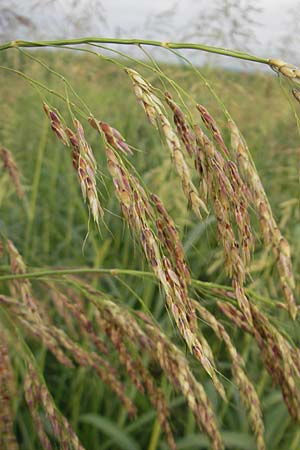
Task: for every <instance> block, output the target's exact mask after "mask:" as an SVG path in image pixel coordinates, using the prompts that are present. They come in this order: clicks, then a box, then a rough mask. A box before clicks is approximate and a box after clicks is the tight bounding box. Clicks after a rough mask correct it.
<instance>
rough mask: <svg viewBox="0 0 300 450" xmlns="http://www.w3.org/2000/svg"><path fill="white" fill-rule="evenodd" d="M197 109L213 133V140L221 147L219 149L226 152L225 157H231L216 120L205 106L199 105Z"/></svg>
mask: <svg viewBox="0 0 300 450" xmlns="http://www.w3.org/2000/svg"><path fill="white" fill-rule="evenodd" d="M197 109H198V111H199V112H200V114H201V118H202V120H203V123H204V125H205V126H206V128H207V129H208V130H209V131H210V132H211V133H212V136H213V139H214V140H215V141H216V143H217V144H218V145H219V147H220V148H221V149H222V151H223V152H224V154H225V156H227V157H228V156H229V150H228V148H227V147H226V145H225V142H224V140H223V138H222V135H221V132H220V130H219V128H218V126H217V123H216V121H215V119H214V118H213V117H212V116H211V115H210V114H209V112H208V111H207V109H206V108H205V107H204V106H203V105H197Z"/></svg>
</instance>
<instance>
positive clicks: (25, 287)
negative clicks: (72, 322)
mask: <svg viewBox="0 0 300 450" xmlns="http://www.w3.org/2000/svg"><path fill="white" fill-rule="evenodd" d="M6 245H7V252H8V255H9V258H10V265H11V272H12V273H14V274H24V273H25V272H26V266H25V263H24V261H23V258H22V256H21V255H20V253H19V252H18V250H17V249H16V247H15V246H14V244H13V243H12V241H10V240H7V242H6ZM10 287H11V291H12V294H13V296H14V297H16V298H18V297H19V296H21V299H22V301H23V303H24V304H25V305H26V307H27V308H28V311H29V312H30V314H31V315H32V316H33V317H34V318H35V319H36V320H40V317H39V313H38V307H37V303H36V301H35V299H34V297H33V296H32V293H31V287H30V283H29V281H28V280H26V279H24V280H15V281H12V282H11V283H10Z"/></svg>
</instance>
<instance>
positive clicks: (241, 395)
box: [0, 46, 300, 450]
mask: <svg viewBox="0 0 300 450" xmlns="http://www.w3.org/2000/svg"><path fill="white" fill-rule="evenodd" d="M81 50H82V51H83V52H84V53H83V54H81V55H76V56H75V55H73V54H72V55H71V54H68V53H67V54H64V53H57V52H45V51H41V50H39V51H38V52H30V53H28V52H27V51H23V50H15V51H14V52H15V53H12V51H8V50H7V51H6V53H5V52H2V53H1V55H0V57H1V66H2V67H6V68H8V69H9V70H3V71H1V74H0V77H1V86H3V87H2V89H1V91H2V98H3V102H2V104H1V106H0V108H1V112H2V117H3V119H2V128H1V131H0V141H1V145H2V146H3V147H1V152H0V156H1V158H2V161H3V165H2V173H1V181H0V182H1V195H0V202H1V212H2V214H1V219H0V226H1V233H2V235H1V236H2V238H1V242H2V244H1V253H2V263H1V276H0V281H1V287H2V290H1V295H0V302H1V308H0V320H1V346H0V350H1V353H0V354H1V357H0V367H1V371H0V377H1V390H0V402H1V403H0V404H1V414H0V419H1V420H0V427H1V441H0V442H1V446H2V447H3V448H4V449H14V448H21V449H38V448H47V449H52V448H63V449H71V448H72V449H73V448H74V449H80V448H86V449H95V448H99V449H119V448H120V449H121V448H122V449H144V448H148V449H149V450H154V449H159V448H160V449H163V448H171V449H175V448H178V449H185V448H186V449H188V448H209V447H210V446H211V447H212V448H214V449H222V448H224V447H226V448H229V449H231V448H237V449H254V448H258V449H260V450H261V449H264V448H268V449H272V450H273V449H274V450H276V449H282V448H290V449H297V448H298V447H299V445H300V442H299V441H300V435H299V431H298V428H299V420H300V390H299V378H300V364H299V355H300V354H299V348H298V347H297V345H299V332H298V316H297V312H298V307H297V298H299V278H298V267H299V258H298V256H297V255H298V252H297V250H298V242H299V239H298V238H299V236H298V234H299V226H298V221H299V217H298V216H299V209H298V192H299V177H298V157H299V155H298V151H299V148H298V144H297V143H298V139H299V135H298V130H297V124H298V116H297V108H298V105H297V102H296V101H295V99H294V98H293V97H292V95H291V93H290V89H291V87H292V88H293V89H294V90H295V89H296V92H298V91H297V88H295V86H293V85H292V86H290V84H293V80H296V81H297V79H298V78H297V77H299V74H298V72H297V70H298V69H295V68H293V67H291V66H289V65H287V64H285V63H283V62H282V61H279V60H265V62H264V63H265V64H266V63H268V64H270V65H271V66H272V67H274V68H275V69H276V71H277V73H278V75H279V81H280V83H277V82H276V80H275V79H274V78H273V77H271V76H270V75H269V74H259V73H234V72H225V71H222V70H218V71H216V70H212V69H209V68H203V69H201V72H198V71H197V69H195V68H194V67H189V66H187V65H186V66H178V65H174V66H171V65H169V66H168V65H163V64H162V65H161V66H159V65H158V63H156V62H155V61H154V60H151V59H150V60H149V61H147V62H145V61H141V62H139V61H133V60H132V59H131V60H128V58H127V59H126V55H122V57H121V56H120V55H119V57H118V58H117V59H110V58H108V57H107V56H103V55H101V52H100V50H99V53H98V55H97V59H96V58H95V56H96V55H94V54H91V53H95V52H94V50H95V48H93V47H91V46H89V47H88V48H86V47H84V48H81ZM226 52H227V53H226V54H230V52H228V51H226ZM244 55H245V54H244ZM248 56H249V55H248ZM124 69H125V70H124ZM281 76H285V77H287V79H286V80H285V79H283V78H282V77H281ZM28 82H29V84H28ZM24 92H25V94H26V95H24ZM296 97H297V96H296ZM220 99H221V100H220ZM225 105H226V107H225ZM43 108H44V111H43ZM45 113H46V114H45ZM147 118H148V120H147ZM246 142H247V144H246ZM254 162H255V163H254ZM288 242H289V243H288ZM291 253H292V257H293V258H292V259H293V268H292V262H291ZM2 447H1V448H2Z"/></svg>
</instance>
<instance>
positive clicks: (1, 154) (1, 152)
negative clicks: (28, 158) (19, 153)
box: [0, 147, 25, 198]
mask: <svg viewBox="0 0 300 450" xmlns="http://www.w3.org/2000/svg"><path fill="white" fill-rule="evenodd" d="M0 159H1V160H2V163H3V168H4V170H6V171H7V172H8V174H9V176H10V178H11V181H12V183H13V185H14V187H15V190H16V193H17V196H18V197H19V198H23V197H24V196H25V192H24V189H23V186H22V183H21V174H20V170H19V168H18V166H17V164H16V162H15V160H14V158H13V156H12V154H11V152H10V151H9V150H7V149H6V148H4V147H2V148H0Z"/></svg>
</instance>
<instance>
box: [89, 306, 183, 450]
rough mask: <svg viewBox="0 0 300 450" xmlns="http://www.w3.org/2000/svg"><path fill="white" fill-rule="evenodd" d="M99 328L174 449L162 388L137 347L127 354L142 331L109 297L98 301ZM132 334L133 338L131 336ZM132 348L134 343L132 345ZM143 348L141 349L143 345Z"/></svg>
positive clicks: (174, 449)
mask: <svg viewBox="0 0 300 450" xmlns="http://www.w3.org/2000/svg"><path fill="white" fill-rule="evenodd" d="M98 322H99V323H100V324H101V328H102V329H104V331H105V333H106V335H107V336H109V338H110V340H111V341H112V343H113V345H114V347H115V348H116V350H117V352H118V354H119V359H120V362H121V363H122V364H123V366H125V368H126V370H127V373H128V375H129V377H130V379H131V380H132V382H133V383H134V384H135V386H136V387H137V388H138V389H139V391H140V392H141V393H142V394H145V393H146V394H147V395H148V396H149V399H150V401H151V403H152V405H153V406H154V408H155V409H156V410H157V413H158V419H159V422H160V424H161V427H162V429H163V430H164V431H165V433H166V436H167V439H168V444H169V447H170V449H172V450H176V445H175V441H174V437H173V433H172V431H171V427H170V425H169V421H168V417H169V409H168V406H167V402H166V399H165V397H164V395H163V393H162V391H161V390H160V389H159V388H158V387H157V386H156V383H155V381H154V378H153V376H152V375H151V373H150V372H149V370H148V369H147V368H145V367H144V365H143V362H142V359H141V358H140V356H139V354H138V353H139V349H137V348H135V353H134V355H132V354H131V352H130V350H131V349H132V346H133V344H136V343H135V341H136V339H137V335H140V336H141V335H142V334H143V333H142V330H140V329H139V326H138V324H137V323H136V321H135V320H134V318H133V317H132V316H131V315H130V314H128V313H127V314H126V313H125V315H124V311H121V310H120V308H119V307H118V306H117V305H116V304H114V303H113V302H111V301H109V300H103V299H102V301H101V313H100V315H99V318H98ZM133 336H134V338H133ZM134 347H135V345H134ZM143 351H145V348H143Z"/></svg>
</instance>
